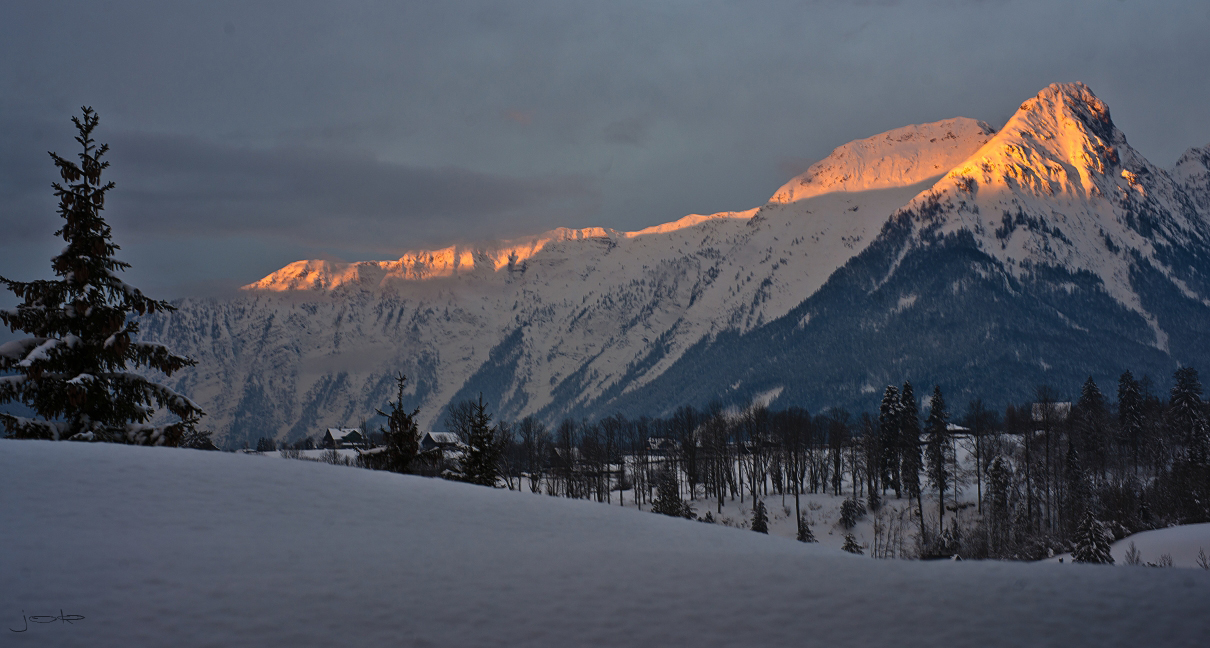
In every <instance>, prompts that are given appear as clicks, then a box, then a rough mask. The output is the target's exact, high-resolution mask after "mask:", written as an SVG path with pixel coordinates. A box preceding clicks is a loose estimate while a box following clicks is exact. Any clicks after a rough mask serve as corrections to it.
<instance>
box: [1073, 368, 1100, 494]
mask: <svg viewBox="0 0 1210 648" xmlns="http://www.w3.org/2000/svg"><path fill="white" fill-rule="evenodd" d="M1072 418H1073V419H1074V420H1073V421H1072V423H1073V426H1072V432H1074V433H1075V434H1074V435H1075V448H1076V450H1077V451H1078V452H1079V453H1080V456H1081V458H1082V459H1083V462H1084V465H1086V466H1087V467H1088V468H1089V469H1090V470H1094V471H1096V473H1097V474H1098V475H1103V474H1104V472H1105V470H1106V469H1107V468H1108V465H1107V461H1108V460H1107V457H1108V451H1109V449H1108V447H1107V446H1106V436H1107V435H1106V429H1107V428H1108V426H1109V423H1108V421H1109V410H1108V408H1107V407H1106V406H1105V396H1104V395H1102V394H1101V388H1100V387H1098V386H1097V383H1096V381H1095V380H1093V379H1092V376H1089V377H1088V379H1087V380H1085V381H1084V386H1083V387H1082V388H1081V389H1080V400H1078V401H1076V406H1075V409H1074V411H1073V412H1072Z"/></svg>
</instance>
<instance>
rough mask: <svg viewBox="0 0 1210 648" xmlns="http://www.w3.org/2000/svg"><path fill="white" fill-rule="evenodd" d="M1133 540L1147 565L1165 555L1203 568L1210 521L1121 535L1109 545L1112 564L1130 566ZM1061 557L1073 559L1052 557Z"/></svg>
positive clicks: (1209, 553)
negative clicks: (1201, 561)
mask: <svg viewBox="0 0 1210 648" xmlns="http://www.w3.org/2000/svg"><path fill="white" fill-rule="evenodd" d="M1131 543H1134V548H1135V550H1136V551H1138V552H1139V560H1141V561H1142V563H1143V564H1144V565H1146V564H1147V563H1159V562H1160V560H1161V558H1162V557H1163V556H1165V555H1166V556H1168V557H1169V558H1171V559H1172V565H1171V566H1172V567H1188V568H1192V569H1203V567H1202V566H1201V565H1199V564H1198V562H1197V561H1198V558H1199V552H1204V553H1205V555H1206V556H1207V561H1210V524H1188V525H1185V526H1176V527H1169V528H1167V529H1155V530H1154V531H1143V532H1142V533H1136V534H1134V535H1132V536H1127V537H1125V538H1122V539H1121V540H1118V541H1117V542H1115V543H1113V547H1112V548H1110V555H1112V556H1113V564H1115V565H1118V566H1128V563H1127V562H1126V552H1128V551H1130V544H1131ZM1060 558H1062V559H1063V561H1064V562H1070V561H1071V556H1069V555H1068V554H1063V555H1061V556H1055V557H1054V558H1052V559H1050V561H1051V562H1058V560H1059V559H1060Z"/></svg>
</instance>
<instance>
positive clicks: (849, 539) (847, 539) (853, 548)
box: [841, 533, 865, 556]
mask: <svg viewBox="0 0 1210 648" xmlns="http://www.w3.org/2000/svg"><path fill="white" fill-rule="evenodd" d="M841 549H843V550H844V551H847V552H849V553H851V554H857V555H858V556H862V555H865V552H864V551H862V550H861V545H859V544H857V538H854V537H853V534H852V533H846V534H844V546H843V547H841Z"/></svg>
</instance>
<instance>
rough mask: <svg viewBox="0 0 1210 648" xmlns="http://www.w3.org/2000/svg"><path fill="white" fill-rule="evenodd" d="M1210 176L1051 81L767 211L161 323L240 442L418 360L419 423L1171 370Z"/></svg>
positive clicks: (1209, 262) (858, 161)
mask: <svg viewBox="0 0 1210 648" xmlns="http://www.w3.org/2000/svg"><path fill="white" fill-rule="evenodd" d="M1208 169H1210V149H1193V150H1191V151H1190V152H1189V153H1187V154H1186V155H1185V156H1184V157H1183V158H1182V159H1181V160H1180V162H1178V164H1177V166H1176V167H1175V168H1174V169H1173V170H1171V171H1166V170H1164V169H1161V168H1158V167H1156V166H1154V165H1152V164H1151V163H1150V162H1148V161H1147V160H1145V159H1144V158H1143V157H1142V156H1141V155H1139V154H1138V153H1137V152H1135V151H1134V150H1133V149H1131V148H1130V146H1129V144H1127V142H1126V139H1125V137H1124V136H1123V135H1122V133H1121V132H1120V131H1119V130H1118V129H1117V128H1116V127H1115V126H1114V125H1113V122H1112V121H1111V119H1110V117H1109V111H1108V108H1107V107H1106V106H1105V104H1104V103H1103V102H1101V101H1100V100H1099V99H1097V98H1096V97H1095V96H1094V95H1093V94H1092V92H1091V91H1090V90H1089V89H1088V88H1087V87H1085V86H1083V85H1082V84H1062V85H1052V86H1050V87H1048V88H1046V89H1044V90H1043V91H1042V92H1041V93H1039V94H1038V96H1036V97H1035V98H1032V99H1030V100H1028V101H1026V102H1025V103H1024V104H1022V106H1021V108H1020V110H1018V112H1017V113H1016V114H1015V115H1014V116H1013V117H1012V118H1011V119H1010V120H1009V122H1008V123H1007V124H1006V125H1005V126H1004V128H1003V129H1001V130H1000V132H998V133H997V132H995V131H994V130H993V129H992V128H991V127H989V126H988V125H987V124H984V123H982V122H977V121H974V120H971V119H965V118H956V119H950V120H945V121H941V122H936V123H933V124H924V125H918V126H908V127H904V128H900V129H896V130H893V131H889V132H887V133H883V134H881V135H877V136H874V137H871V138H868V139H864V140H858V141H855V142H851V143H849V144H846V145H844V146H841V147H840V148H838V149H836V150H835V151H833V153H832V154H831V155H829V156H828V157H827V158H825V159H824V160H822V161H820V162H818V163H816V164H815V165H813V166H812V167H811V168H810V169H809V170H808V171H807V172H806V173H804V174H802V175H801V176H799V177H797V178H795V179H793V180H791V181H790V182H789V183H787V184H786V185H785V186H783V187H782V188H780V189H778V190H777V191H776V192H775V193H774V194H773V197H772V198H771V199H770V201H769V202H768V203H767V204H765V205H764V206H762V207H759V208H755V209H751V210H747V211H743V212H724V213H719V214H713V215H709V216H702V215H691V216H686V217H685V218H682V219H680V220H678V221H675V222H671V223H667V224H664V225H658V226H655V227H650V228H647V229H644V230H641V231H638V232H619V231H615V230H610V229H602V228H592V229H585V230H567V229H559V230H554V231H552V232H547V233H545V234H542V235H539V236H535V237H531V238H527V239H521V240H514V241H507V242H502V243H495V244H487V245H481V246H454V247H450V248H446V249H443V250H432V251H417V252H410V253H408V254H405V255H403V256H402V257H401V258H400V259H398V260H396V261H382V262H361V263H350V264H343V263H334V262H328V261H300V262H297V263H293V264H291V265H289V266H287V267H285V268H282V269H281V270H279V271H277V272H275V273H273V274H271V275H269V276H268V277H265V278H264V279H262V280H260V281H258V282H256V283H254V284H251V285H249V286H247V287H246V294H245V295H244V296H241V297H240V298H238V299H234V300H228V301H217V300H186V301H184V302H183V303H181V304H180V311H178V312H177V313H174V314H172V315H171V316H169V317H166V318H156V319H152V320H150V321H148V322H147V323H146V324H145V325H144V331H145V333H146V334H147V335H148V336H149V337H151V338H153V339H156V340H158V341H163V342H165V343H167V344H170V345H172V346H173V348H174V349H176V350H178V351H183V352H186V353H188V354H190V355H192V356H194V357H195V358H197V359H198V360H199V367H198V368H197V370H195V371H193V372H189V373H187V374H186V375H184V376H183V377H182V378H181V384H179V385H178V387H179V388H181V389H183V390H185V391H186V393H189V394H190V395H192V396H193V397H194V398H195V400H198V401H199V402H200V403H201V404H202V405H203V407H205V408H206V409H207V411H208V412H209V413H210V418H209V425H210V426H212V427H213V428H214V429H215V430H216V431H218V432H219V433H220V436H224V435H225V436H227V437H228V438H229V439H230V440H233V441H236V440H242V439H255V438H256V437H258V436H261V435H264V434H269V433H272V434H275V435H276V436H278V437H282V438H291V437H297V436H301V435H304V434H314V433H315V431H316V430H318V429H319V428H321V427H323V426H327V425H338V424H350V423H356V422H357V421H358V420H359V419H360V417H362V416H366V415H368V414H371V413H373V411H374V409H375V408H377V407H382V406H383V405H384V404H385V402H386V400H387V398H388V397H389V394H390V393H391V389H390V386H391V376H392V375H393V374H395V373H397V372H399V371H402V372H404V373H405V374H407V375H408V377H409V380H410V382H409V389H410V392H409V394H410V397H411V398H413V399H414V403H415V404H416V405H418V406H419V407H420V409H421V418H422V425H423V426H432V425H434V424H437V422H438V421H439V419H440V417H441V415H442V413H443V409H444V407H445V406H446V405H447V404H448V403H451V402H455V401H457V400H461V399H462V398H467V397H472V396H475V395H478V394H479V393H482V394H483V395H484V398H485V399H487V400H489V401H490V402H491V403H492V404H493V407H494V409H496V411H497V412H498V415H499V416H500V417H503V418H510V419H511V418H515V417H519V416H523V415H527V414H537V415H539V416H541V417H544V418H546V419H550V420H554V419H557V418H559V417H562V416H565V415H574V416H598V415H605V414H608V413H611V412H613V411H622V412H626V413H630V414H640V413H645V414H652V415H658V414H661V413H664V412H665V411H666V410H667V409H668V408H670V407H674V406H676V405H679V404H682V403H686V402H691V403H698V404H701V403H704V402H707V401H709V400H712V399H716V398H717V399H722V400H723V401H724V402H742V401H744V400H748V399H751V398H755V397H762V398H766V399H769V398H776V399H777V402H778V404H791V403H797V404H803V405H807V406H809V407H819V406H824V405H843V406H861V405H863V404H864V403H865V402H866V401H868V400H871V399H872V398H873V397H874V394H875V393H876V392H879V391H881V387H882V386H884V385H885V384H887V383H888V382H900V381H902V380H904V379H905V378H906V379H911V380H914V381H919V382H930V383H931V382H939V383H941V384H942V385H943V387H946V388H947V389H956V390H958V391H960V392H961V393H962V394H964V395H981V396H983V397H984V398H991V397H994V395H993V394H991V393H979V392H981V391H984V390H987V389H990V388H996V389H1000V390H1001V391H1004V390H1007V391H1006V392H1005V397H1017V396H1019V395H1021V394H1023V393H1024V392H1025V391H1026V390H1028V389H1030V388H1032V387H1033V385H1035V384H1037V383H1038V382H1052V383H1058V384H1065V383H1066V382H1068V381H1072V380H1082V378H1083V376H1085V375H1088V374H1089V373H1091V374H1094V375H1097V376H1099V377H1106V376H1109V375H1116V373H1117V372H1120V371H1121V370H1123V369H1126V368H1131V369H1134V370H1135V371H1136V372H1148V371H1150V372H1153V373H1154V374H1155V375H1156V377H1157V378H1162V377H1164V376H1166V374H1167V373H1169V372H1170V371H1171V368H1172V367H1174V366H1176V365H1177V364H1178V363H1185V364H1189V363H1193V364H1197V363H1198V362H1199V361H1201V360H1203V359H1205V358H1207V357H1210V355H1208V352H1207V351H1206V349H1208V348H1210V346H1208V345H1206V344H1205V342H1207V341H1210V340H1208V339H1207V338H1208V337H1210V330H1208V329H1210V327H1207V325H1206V322H1207V321H1210V319H1206V318H1207V317H1208V316H1210V300H1208V299H1207V298H1208V297H1210V256H1208V255H1210V245H1208V244H1210V222H1208V221H1210V170H1208ZM1090 352H1092V353H1091V355H1090ZM1107 352H1109V353H1107ZM1073 376H1075V377H1078V378H1073ZM960 402H961V401H960Z"/></svg>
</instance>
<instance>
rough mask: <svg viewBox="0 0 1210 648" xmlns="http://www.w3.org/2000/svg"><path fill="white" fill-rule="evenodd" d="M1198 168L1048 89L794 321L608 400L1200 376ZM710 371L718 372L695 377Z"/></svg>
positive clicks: (832, 396) (1208, 245) (854, 403)
mask: <svg viewBox="0 0 1210 648" xmlns="http://www.w3.org/2000/svg"><path fill="white" fill-rule="evenodd" d="M1199 159H1200V158H1198V156H1197V155H1196V152H1191V153H1190V154H1187V155H1186V156H1185V158H1183V159H1182V162H1181V164H1180V165H1179V166H1178V170H1182V169H1183V171H1182V172H1181V173H1180V174H1179V176H1178V173H1173V174H1171V175H1170V174H1169V173H1167V172H1165V171H1163V170H1161V169H1159V168H1157V167H1155V166H1154V165H1152V164H1150V163H1149V162H1148V161H1147V160H1145V159H1144V158H1143V157H1142V156H1141V155H1139V154H1138V153H1137V152H1136V151H1134V150H1133V149H1131V148H1130V146H1129V144H1128V143H1127V142H1126V139H1125V137H1124V135H1122V133H1121V132H1120V131H1119V130H1117V128H1116V127H1115V126H1114V125H1113V122H1112V120H1111V119H1110V116H1109V111H1108V108H1107V107H1106V106H1105V105H1104V103H1103V102H1101V101H1100V100H1099V99H1097V98H1096V97H1095V96H1094V95H1093V94H1092V93H1091V91H1090V90H1089V89H1088V88H1087V87H1085V86H1083V85H1082V84H1063V85H1053V86H1050V87H1048V88H1046V89H1045V90H1043V91H1042V92H1041V93H1039V95H1038V96H1037V97H1035V98H1034V99H1031V100H1030V101H1027V102H1025V103H1024V104H1023V105H1022V107H1021V109H1020V110H1019V111H1018V112H1017V113H1016V114H1015V115H1014V116H1013V117H1012V119H1010V120H1009V122H1008V124H1006V125H1005V127H1004V128H1003V129H1001V131H1000V132H999V133H998V134H997V135H996V136H995V137H994V138H992V139H991V140H990V141H989V142H988V143H987V144H986V145H984V146H983V147H982V148H981V149H980V150H979V151H977V152H976V153H975V154H974V155H972V156H971V157H970V158H969V159H967V160H965V161H964V162H963V163H961V164H959V165H957V166H955V167H954V168H953V169H952V170H951V171H949V172H948V173H947V174H946V175H945V177H944V178H942V179H941V180H940V181H938V182H937V183H936V184H935V185H933V186H932V187H930V188H929V189H928V190H927V191H924V192H922V193H921V194H920V195H918V196H917V197H915V198H914V199H913V200H912V201H911V202H910V203H908V204H907V205H905V206H904V207H903V208H902V209H901V210H899V211H898V212H897V213H896V214H895V215H894V216H893V217H892V218H891V220H890V221H889V222H888V223H887V225H886V227H885V228H884V229H883V230H882V232H881V233H880V236H879V238H878V240H877V241H876V242H875V243H874V244H873V245H871V246H870V248H868V249H867V250H865V251H864V252H863V253H862V254H859V255H857V256H855V257H854V258H853V259H852V260H851V261H850V262H849V263H848V264H846V266H845V267H844V268H842V269H841V270H840V271H838V272H837V273H836V274H835V275H833V277H832V279H831V280H830V281H829V282H828V284H827V285H825V286H824V288H823V289H822V290H820V291H819V292H818V293H816V294H814V295H811V296H809V297H808V298H807V299H806V300H805V301H804V302H803V304H801V305H800V306H799V307H797V308H796V309H794V311H792V312H791V313H790V314H789V315H788V316H787V317H786V318H783V320H781V321H778V322H775V323H772V324H771V325H770V326H768V327H765V328H764V329H763V330H761V331H758V332H755V333H753V334H751V335H742V334H741V335H734V336H729V337H726V338H720V339H718V340H715V341H713V342H711V343H703V344H701V345H699V347H698V348H697V349H695V350H694V352H693V353H690V354H686V356H685V357H684V358H683V359H682V363H681V366H679V367H673V368H671V369H670V370H669V371H667V372H665V374H664V375H663V376H661V381H660V382H659V383H658V384H655V385H653V386H652V389H651V390H650V391H649V392H648V393H647V394H643V395H636V397H634V398H625V397H622V398H619V399H618V401H616V402H615V403H613V405H614V406H615V407H618V408H620V409H622V410H623V411H645V410H647V409H650V408H653V407H657V404H658V403H660V402H662V401H663V400H664V399H666V398H667V397H668V396H667V395H668V394H681V395H682V396H681V397H682V398H683V399H684V400H686V401H689V402H696V403H704V402H706V401H708V400H709V399H712V398H719V397H720V396H721V397H722V398H723V399H724V400H725V401H728V402H743V401H744V400H745V399H750V398H752V397H754V396H756V395H759V394H762V393H769V392H771V391H779V392H780V393H781V396H780V398H781V399H782V400H784V401H786V402H797V403H805V404H810V405H813V406H815V407H819V406H823V405H841V406H845V407H856V408H866V407H871V406H872V405H873V404H874V403H875V402H876V400H877V397H878V395H879V394H880V393H881V390H882V387H883V386H884V385H886V384H896V383H900V382H902V381H904V380H914V381H922V382H927V383H938V384H940V385H941V386H942V387H943V388H945V389H946V391H947V392H948V393H950V395H951V399H952V400H955V402H959V403H964V402H966V401H967V400H968V399H971V398H976V397H983V398H985V399H988V398H997V397H999V398H1000V399H1014V400H1020V399H1027V398H1029V397H1030V394H1031V392H1032V391H1033V388H1034V386H1036V385H1039V384H1051V385H1054V386H1058V387H1065V388H1074V387H1075V386H1077V385H1079V384H1080V383H1081V382H1082V381H1083V379H1084V378H1085V377H1086V376H1088V375H1093V376H1094V377H1096V378H1097V379H1098V380H1099V381H1101V382H1102V384H1103V385H1104V384H1105V383H1106V382H1109V381H1112V380H1115V379H1116V377H1117V375H1118V374H1119V373H1121V372H1122V371H1123V370H1125V369H1132V370H1134V371H1135V372H1136V373H1148V374H1150V375H1152V376H1155V377H1157V378H1160V379H1161V380H1163V379H1165V378H1167V376H1168V375H1170V374H1171V372H1172V370H1173V369H1175V368H1176V367H1178V366H1180V365H1182V364H1185V365H1188V364H1192V365H1195V366H1198V365H1200V366H1206V364H1207V361H1210V351H1208V349H1210V344H1208V343H1210V325H1208V324H1207V323H1208V322H1210V308H1208V306H1210V300H1208V299H1207V296H1210V283H1207V277H1208V276H1210V254H1208V253H1210V227H1207V220H1206V218H1205V216H1204V212H1202V211H1200V210H1199V209H1198V207H1197V198H1196V196H1197V191H1198V190H1199V188H1204V187H1206V186H1210V184H1207V183H1206V182H1205V176H1200V175H1199V174H1198V172H1197V170H1196V168H1197V166H1198V164H1199V162H1198V160H1199ZM1201 164H1202V166H1201V169H1203V170H1204V169H1205V166H1204V163H1201ZM821 348H822V349H829V350H830V351H829V353H827V354H824V355H821V354H820V353H819V349H821ZM723 350H726V353H725V354H724V353H722V352H723ZM719 358H723V360H722V361H721V362H720V361H719ZM731 359H734V360H731ZM714 375H720V376H726V379H725V380H724V379H712V378H707V379H706V380H702V379H701V378H700V377H701V376H708V377H712V376H714ZM807 377H809V378H810V382H805V381H804V380H803V378H807Z"/></svg>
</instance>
